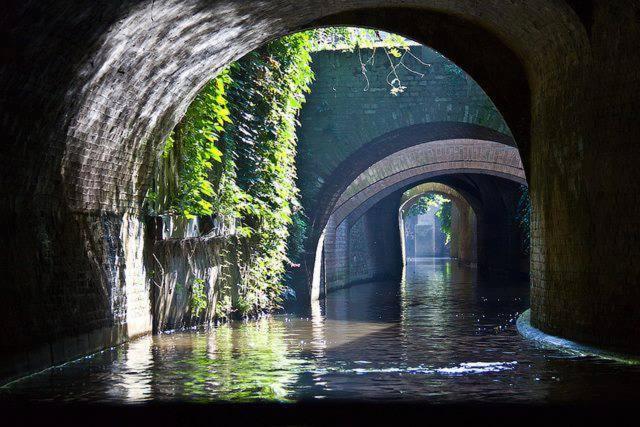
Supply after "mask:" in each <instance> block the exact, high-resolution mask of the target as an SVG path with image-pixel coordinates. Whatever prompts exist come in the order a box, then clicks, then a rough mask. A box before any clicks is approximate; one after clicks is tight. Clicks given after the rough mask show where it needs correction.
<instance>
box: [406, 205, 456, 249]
mask: <svg viewBox="0 0 640 427" xmlns="http://www.w3.org/2000/svg"><path fill="white" fill-rule="evenodd" d="M451 208H452V203H451V200H449V199H447V198H446V197H444V196H442V195H440V194H437V193H427V194H424V195H422V196H421V197H420V198H419V199H418V201H417V202H415V203H414V204H413V205H411V207H410V208H409V209H407V210H405V211H404V212H403V216H404V217H405V218H406V217H409V216H417V215H423V214H426V213H427V212H428V211H429V209H436V211H435V213H434V215H435V216H436V217H437V218H438V220H439V221H440V230H441V231H442V233H443V234H444V235H445V237H446V243H449V242H450V241H451Z"/></svg>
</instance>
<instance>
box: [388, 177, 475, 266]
mask: <svg viewBox="0 0 640 427" xmlns="http://www.w3.org/2000/svg"><path fill="white" fill-rule="evenodd" d="M427 193H435V194H440V195H442V196H445V197H447V198H449V199H450V200H451V203H453V210H452V218H451V229H452V232H451V244H450V248H451V249H450V250H451V252H450V255H451V257H452V258H455V259H457V260H458V261H459V262H461V263H463V264H467V265H472V266H474V265H475V264H476V263H477V250H476V239H477V237H476V221H477V220H476V214H475V210H474V209H473V206H472V205H471V203H469V201H468V200H467V198H468V197H469V196H464V195H463V194H461V193H460V192H458V191H457V190H455V189H454V188H452V187H450V186H448V185H445V184H441V183H439V182H426V183H423V184H418V185H416V186H415V187H413V188H411V189H410V190H407V191H405V192H404V193H403V195H402V198H401V199H400V207H399V208H398V222H399V224H400V243H401V247H402V260H403V263H406V261H407V250H406V239H405V236H404V230H405V226H404V215H403V214H404V211H406V210H408V209H411V206H413V205H414V204H415V203H416V202H417V201H418V200H420V198H421V197H422V196H423V195H425V194H427Z"/></svg>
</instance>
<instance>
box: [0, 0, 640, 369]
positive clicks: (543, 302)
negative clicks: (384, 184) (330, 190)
mask: <svg viewBox="0 0 640 427" xmlns="http://www.w3.org/2000/svg"><path fill="white" fill-rule="evenodd" d="M592 4H593V7H592V8H591V9H587V10H588V11H589V10H591V12H589V13H587V14H586V15H585V14H584V13H583V12H581V14H580V15H578V14H576V13H574V11H573V9H572V8H571V3H569V2H565V1H550V0H531V1H527V2H504V1H502V0H487V1H482V2H470V1H467V0H444V1H438V2H435V1H431V0H308V1H305V2H297V1H289V0H264V1H263V2H261V5H260V7H255V5H254V4H253V3H252V2H241V1H234V0H221V1H217V2H210V1H203V0H155V1H152V0H143V1H133V0H130V1H129V0H127V1H123V2H108V1H102V2H100V3H99V6H96V3H95V2H77V1H72V0H57V1H42V2H36V1H24V2H17V1H16V2H9V4H8V5H7V6H6V7H5V10H4V13H3V14H2V16H0V31H2V33H3V43H4V47H3V49H2V53H1V55H2V63H1V64H0V126H1V127H2V135H3V137H4V140H5V143H4V144H2V145H0V156H2V161H3V167H2V168H0V202H1V203H2V209H1V210H0V211H1V212H0V218H1V220H2V221H1V224H2V231H1V232H2V243H3V244H2V245H1V248H0V260H2V261H0V277H2V292H3V298H2V302H1V307H0V322H2V324H3V326H4V328H3V331H4V332H3V333H2V336H1V337H0V342H1V343H2V346H3V352H2V353H3V357H4V358H5V359H6V360H7V362H6V363H5V360H4V359H3V363H2V366H3V367H4V366H7V367H8V366H12V367H17V368H16V369H15V370H14V371H15V372H17V371H20V370H24V369H28V368H25V365H24V364H23V365H20V366H18V364H17V363H20V361H21V360H24V358H18V359H15V358H14V357H13V356H7V355H10V354H11V355H14V354H18V353H19V352H21V351H31V353H30V354H36V353H34V352H35V351H36V350H35V349H37V348H39V347H40V346H45V347H44V348H45V350H44V353H46V352H47V350H46V348H47V347H46V345H47V343H49V342H50V340H53V339H60V340H64V339H68V340H70V341H69V342H70V343H71V341H73V340H75V341H74V342H78V339H77V338H74V337H83V336H84V337H86V340H85V338H80V340H81V342H82V343H84V342H85V341H88V342H92V340H93V338H91V337H92V336H97V335H92V334H94V332H95V334H100V333H102V332H100V331H107V330H110V331H116V332H117V330H118V328H120V327H121V325H122V323H120V322H121V319H122V318H123V316H124V318H125V319H126V315H125V314H123V313H126V310H125V309H123V308H122V306H121V302H122V301H123V298H122V295H123V294H125V295H126V292H125V291H123V289H126V286H124V284H125V283H127V280H129V279H126V278H125V279H121V278H122V277H123V274H124V271H125V267H126V266H125V265H124V264H126V263H128V261H127V259H128V258H129V260H130V259H131V257H128V256H126V255H124V249H122V248H123V246H122V242H121V241H120V229H121V225H119V224H121V222H122V221H123V217H124V215H125V213H126V214H127V215H129V218H130V219H129V220H132V219H134V218H135V217H136V214H137V211H138V209H139V207H140V201H141V199H142V197H143V195H144V193H145V190H146V184H147V178H148V173H149V167H150V165H151V162H150V159H151V158H152V157H153V156H154V155H155V154H156V153H157V152H158V150H159V144H160V142H161V141H163V140H164V138H165V137H166V135H167V134H168V132H169V131H170V130H171V129H172V128H173V126H174V125H175V123H176V122H177V120H178V119H179V117H180V115H181V113H182V112H183V111H184V110H185V108H186V106H187V105H188V104H189V103H190V101H191V100H192V99H193V97H194V96H195V94H196V93H197V90H198V89H199V87H201V86H202V84H204V82H206V81H207V80H208V79H209V78H211V77H212V76H214V75H215V73H216V72H217V70H219V69H220V67H221V66H223V65H225V64H227V63H229V62H230V61H232V60H234V59H237V58H239V57H240V56H242V55H243V54H244V53H246V52H248V51H249V50H251V49H253V48H255V47H257V46H258V45H260V44H261V43H263V42H264V41H266V40H267V39H269V38H271V37H277V36H279V35H283V34H285V33H287V32H289V31H293V30H296V29H300V28H303V27H307V26H314V25H323V24H331V23H339V24H356V25H357V24H360V25H366V26H373V27H380V28H383V29H386V30H389V31H395V32H400V33H403V34H407V35H408V36H410V37H413V38H415V39H416V40H418V41H421V42H424V43H426V44H428V45H430V46H432V47H434V48H435V49H437V50H439V51H441V52H442V53H443V54H445V55H446V56H447V57H448V58H450V59H451V60H453V61H454V62H456V63H457V64H459V65H460V66H461V68H462V69H464V70H465V71H467V72H468V73H469V74H470V75H471V76H472V77H473V78H474V79H475V80H476V81H477V82H478V84H479V85H480V86H481V87H482V88H483V89H484V90H485V92H486V93H487V94H488V95H489V97H490V98H491V99H492V100H493V102H494V103H495V105H496V106H497V108H498V109H499V111H501V112H502V114H503V116H504V118H505V121H506V123H508V124H509V128H510V129H511V132H512V134H513V136H514V138H515V140H516V141H517V143H518V147H519V149H520V153H521V157H522V160H523V165H524V169H525V171H526V172H527V178H528V181H529V185H530V192H531V196H532V201H533V209H534V221H533V224H534V228H533V230H532V231H533V234H532V239H533V255H532V258H533V260H532V271H533V280H532V322H533V323H534V324H535V325H537V326H539V327H541V328H542V329H544V330H546V331H549V332H552V333H556V334H559V335H562V336H565V337H569V338H575V339H581V340H586V341H590V342H593V343H596V344H605V345H613V346H621V347H625V348H627V349H634V350H638V342H640V341H639V340H632V342H630V340H629V337H637V333H638V330H640V317H639V316H640V315H639V314H638V311H637V310H636V307H637V305H638V302H639V301H640V287H639V286H638V283H640V264H639V263H638V262H635V261H634V260H636V259H638V256H637V255H638V251H640V246H639V245H638V243H637V241H638V239H637V236H638V235H640V224H639V223H638V221H637V218H638V217H639V216H640V212H639V211H638V209H640V207H639V206H640V204H638V203H637V195H638V194H640V188H639V186H640V179H638V168H637V167H636V163H637V158H638V157H639V156H638V154H639V153H638V150H640V145H638V144H637V140H638V137H639V136H640V123H639V122H638V120H637V111H638V110H639V109H640V105H639V104H640V100H639V98H638V97H637V93H638V92H639V91H640V79H639V78H638V73H637V72H636V71H637V68H638V65H639V64H640V57H639V55H640V23H639V21H638V20H637V19H636V17H637V15H638V13H639V12H638V4H637V2H636V1H633V0H618V1H615V2H612V1H605V0H594V1H593V2H592ZM581 10H582V9H581ZM418 102H419V100H416V103H418ZM338 142H339V143H343V141H340V140H338ZM327 179H328V178H327ZM114 254H115V255H116V256H114ZM135 276H137V274H133V275H130V276H128V277H130V278H131V277H135ZM146 286H148V285H146ZM112 297H113V299H112ZM56 313H59V314H56ZM92 313H93V314H92ZM105 333H106V332H105ZM114 334H115V335H113V336H116V337H119V336H118V335H117V334H116V333H115V332H114ZM54 337H58V338H54ZM111 340H112V338H111V335H110V338H109V339H108V340H107V339H105V340H101V341H100V342H102V345H105V343H107V342H111ZM72 347H73V344H69V347H68V348H72ZM80 347H81V348H85V349H87V348H89V347H90V346H85V345H84V344H82V345H81V346H80ZM48 348H49V350H48V351H49V354H51V346H49V347H48ZM73 353H74V352H73V351H69V354H70V355H71V354H73ZM35 359H36V357H35V356H34V360H35ZM44 359H46V357H45V358H44ZM56 360H58V359H56ZM14 362H15V363H16V365H14V364H13V363H14ZM50 362H51V358H49V363H50ZM30 363H31V362H28V363H27V364H26V365H29V364H30ZM34 363H35V362H34ZM36 364H37V363H36ZM11 369H13V368H11Z"/></svg>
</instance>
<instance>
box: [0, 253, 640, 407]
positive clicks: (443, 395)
mask: <svg viewBox="0 0 640 427" xmlns="http://www.w3.org/2000/svg"><path fill="white" fill-rule="evenodd" d="M527 306H528V285H527V284H526V283H514V282H507V281H501V280H491V281H487V280H480V279H479V278H478V277H477V275H476V273H475V270H472V269H468V268H463V267H459V266H458V265H457V264H455V263H452V262H451V261H449V260H446V259H417V260H415V261H414V262H411V263H409V265H407V268H406V271H405V275H404V279H403V281H402V282H401V283H368V284H362V285H357V286H354V287H351V288H349V289H344V290H340V291H337V292H335V293H332V294H330V295H329V296H328V297H327V299H326V301H324V302H323V304H321V303H316V304H314V305H313V306H312V307H311V311H310V315H308V316H305V317H300V316H296V315H282V316H275V317H272V318H264V319H260V320H258V321H255V322H244V323H243V322H238V323H232V324H227V325H222V326H219V327H216V328H212V329H211V330H208V331H188V332H180V333H173V334H164V335H160V336H155V337H144V338H142V339H139V340H136V341H133V342H131V343H129V344H126V345H124V346H121V347H118V348H116V349H113V350H110V351H105V352H102V353H100V354H98V355H95V356H93V357H88V358H85V359H82V360H80V361H77V362H74V363H70V364H67V365H65V366H63V367H59V368H55V369H51V370H49V371H46V372H44V373H42V374H39V375H35V376H32V377H30V378H27V379H25V380H23V381H19V382H16V383H13V384H12V385H11V386H9V387H5V388H3V389H2V390H1V392H2V393H5V394H10V395H14V396H15V395H17V396H23V397H28V398H32V399H42V400H67V401H110V402H141V401H147V400H152V399H157V400H176V399H177V400H196V401H215V400H225V401H229V400H230V401H248V400H276V401H292V400H298V399H322V398H326V399H337V398H349V399H385V400H389V399H425V400H429V401H431V402H449V401H468V400H480V401H490V400H497V401H521V402H548V401H561V402H563V401H576V400H578V401H591V400H595V399H599V400H603V399H604V400H611V399H630V398H634V396H637V393H636V391H635V388H636V384H637V383H638V380H640V368H639V367H637V366H628V365H624V364H619V363H615V362H612V361H603V360H597V359H593V358H588V357H576V356H570V355H566V354H564V353H559V352H555V351H551V350H544V349H540V348H536V347H535V346H534V345H533V344H531V343H530V342H528V341H525V340H523V339H522V338H521V337H520V336H519V335H518V334H517V332H516V331H515V328H514V321H515V317H516V316H517V314H518V313H519V312H521V311H522V310H524V309H526V308H527Z"/></svg>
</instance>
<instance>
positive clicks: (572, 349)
mask: <svg viewBox="0 0 640 427" xmlns="http://www.w3.org/2000/svg"><path fill="white" fill-rule="evenodd" d="M516 327H517V329H518V332H519V333H520V335H522V336H523V337H524V338H526V339H528V340H531V341H535V342H536V344H538V345H540V346H541V347H543V348H548V349H555V350H560V351H563V352H565V353H569V354H571V355H574V356H594V357H601V358H603V359H610V360H614V361H616V362H620V363H626V364H631V365H637V364H640V356H634V355H631V354H624V353H619V352H614V351H609V350H603V349H600V348H597V347H593V346H590V345H587V344H581V343H577V342H575V341H571V340H568V339H565V338H560V337H557V336H554V335H549V334H546V333H544V332H542V331H541V330H540V329H537V328H535V327H534V326H531V309H528V310H525V311H524V312H523V313H522V314H521V315H520V316H518V320H517V321H516Z"/></svg>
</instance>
